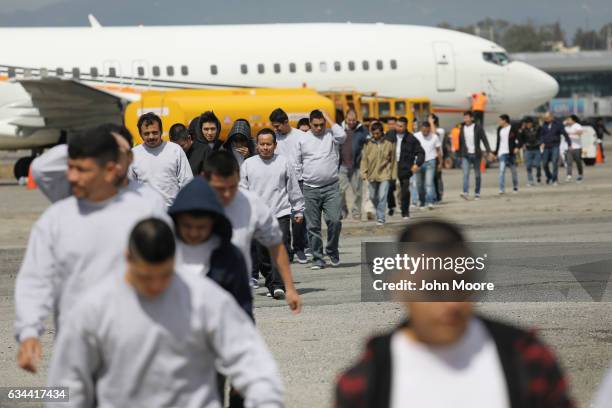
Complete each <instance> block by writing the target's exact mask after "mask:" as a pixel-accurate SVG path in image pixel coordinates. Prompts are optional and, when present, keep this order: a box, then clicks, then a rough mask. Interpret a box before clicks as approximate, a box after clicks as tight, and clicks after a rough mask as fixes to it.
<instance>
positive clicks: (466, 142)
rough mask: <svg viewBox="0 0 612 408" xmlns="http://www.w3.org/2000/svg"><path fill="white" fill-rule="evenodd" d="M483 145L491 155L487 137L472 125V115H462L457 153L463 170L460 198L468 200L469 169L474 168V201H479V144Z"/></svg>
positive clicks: (468, 112)
mask: <svg viewBox="0 0 612 408" xmlns="http://www.w3.org/2000/svg"><path fill="white" fill-rule="evenodd" d="M481 143H482V144H484V146H485V149H486V151H487V154H488V155H489V156H490V155H491V147H490V146H489V141H488V140H487V135H486V133H485V131H484V129H483V128H482V126H480V125H479V124H477V123H474V114H473V113H472V111H466V112H464V113H463V125H462V126H461V132H460V133H459V153H460V154H461V167H462V168H463V192H462V193H461V197H462V198H464V199H466V200H467V199H468V190H469V188H470V167H473V168H474V179H475V180H474V181H475V184H476V186H475V188H474V199H475V200H479V199H480V160H481V159H482V150H481V149H480V144H481Z"/></svg>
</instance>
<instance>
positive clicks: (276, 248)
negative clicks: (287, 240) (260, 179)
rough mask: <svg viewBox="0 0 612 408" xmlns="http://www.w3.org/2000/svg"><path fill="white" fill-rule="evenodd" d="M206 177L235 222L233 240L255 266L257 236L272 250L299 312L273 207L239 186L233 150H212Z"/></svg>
mask: <svg viewBox="0 0 612 408" xmlns="http://www.w3.org/2000/svg"><path fill="white" fill-rule="evenodd" d="M204 178H206V180H207V181H208V183H209V184H210V186H211V187H212V188H213V189H214V190H215V192H216V193H217V197H218V198H219V201H221V203H222V204H223V207H224V209H225V215H226V216H227V218H229V220H230V221H231V223H232V228H233V235H232V243H233V244H234V245H236V246H237V247H238V248H240V251H241V252H242V255H243V257H244V259H245V260H246V263H247V270H248V271H251V270H252V261H251V242H252V241H253V239H255V240H256V241H257V242H259V243H260V244H262V245H263V246H265V247H266V248H267V249H268V250H269V251H270V255H271V258H272V262H273V263H274V266H275V267H276V268H278V271H279V274H280V276H281V278H282V280H283V284H284V285H285V289H286V291H285V299H286V302H287V304H288V305H289V308H290V309H291V310H292V311H293V312H294V313H299V312H300V308H301V300H300V296H299V295H298V293H297V291H296V290H295V286H294V284H293V276H292V275H291V267H290V265H289V257H288V255H287V250H286V249H285V246H284V245H283V235H282V232H281V230H280V228H279V225H278V221H277V220H276V217H275V216H274V214H273V213H272V210H271V209H270V208H269V207H268V205H267V204H266V203H264V202H263V201H262V199H260V198H259V197H258V196H257V195H256V194H254V193H252V192H250V191H248V190H245V189H239V183H240V168H239V167H238V162H237V161H236V159H235V158H234V156H233V155H232V153H231V152H228V151H225V150H218V151H216V152H212V153H211V154H210V155H209V156H208V159H207V160H206V163H204Z"/></svg>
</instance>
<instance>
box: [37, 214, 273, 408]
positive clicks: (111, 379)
mask: <svg viewBox="0 0 612 408" xmlns="http://www.w3.org/2000/svg"><path fill="white" fill-rule="evenodd" d="M126 246H127V253H126V267H124V268H123V269H122V270H121V271H114V270H113V271H110V272H114V273H112V274H111V275H112V276H111V277H109V279H107V280H106V281H105V282H103V283H102V284H100V285H99V286H97V287H96V288H95V289H94V290H92V291H90V292H88V293H87V294H86V295H85V296H83V298H82V301H81V302H80V303H79V305H78V307H75V308H73V310H72V311H71V313H70V315H69V319H68V320H67V323H66V326H65V327H64V329H63V330H62V331H61V332H60V334H59V337H58V339H57V342H56V345H55V351H54V355H53V359H52V361H51V367H50V369H49V386H52V387H67V388H69V393H70V402H69V403H67V404H66V405H69V406H71V407H93V406H102V407H158V408H163V407H168V408H170V407H186V408H189V407H193V408H195V407H198V408H201V407H206V408H220V407H221V401H220V396H219V393H218V391H217V378H216V371H217V368H218V369H219V371H221V372H222V373H224V374H225V375H227V376H228V377H230V378H232V384H233V386H234V387H235V388H236V389H237V390H238V391H239V392H240V394H241V395H243V396H244V398H245V406H248V407H269V408H273V407H274V408H277V407H282V406H283V387H282V383H281V380H280V377H279V373H278V369H277V367H276V364H275V362H274V359H273V358H272V355H271V354H270V352H269V351H268V349H267V347H266V345H265V343H264V341H263V340H262V338H261V336H260V335H259V334H258V333H257V330H256V329H255V326H254V325H253V323H252V322H251V320H250V319H249V317H248V316H247V315H246V313H244V312H243V311H242V310H240V308H239V307H238V305H237V304H236V302H235V301H234V300H233V299H232V298H231V297H230V295H229V294H227V293H226V292H225V291H224V290H223V289H221V288H219V287H218V286H217V285H216V284H215V283H213V282H212V281H210V280H209V279H208V278H203V277H201V276H195V275H194V276H192V275H190V274H181V275H179V274H176V273H174V254H175V242H174V234H173V232H172V230H171V228H170V227H169V226H168V224H167V223H166V222H165V221H162V220H160V219H157V218H149V219H145V220H143V221H141V222H139V223H138V224H137V225H136V226H135V227H134V229H133V230H132V232H131V234H130V236H129V241H128V244H127V245H126ZM117 272H119V273H117ZM52 405H53V406H55V405H56V404H55V403H54V404H50V406H52ZM60 406H61V405H60Z"/></svg>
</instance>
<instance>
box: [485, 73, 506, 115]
mask: <svg viewBox="0 0 612 408" xmlns="http://www.w3.org/2000/svg"><path fill="white" fill-rule="evenodd" d="M480 82H481V84H482V90H483V91H484V92H486V93H487V100H488V102H487V105H488V106H487V108H491V109H493V110H495V109H496V108H497V107H498V106H499V105H500V104H501V103H502V102H503V96H504V76H503V75H490V74H489V75H482V76H481V81H480Z"/></svg>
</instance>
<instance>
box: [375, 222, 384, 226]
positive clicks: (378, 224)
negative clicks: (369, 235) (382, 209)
mask: <svg viewBox="0 0 612 408" xmlns="http://www.w3.org/2000/svg"><path fill="white" fill-rule="evenodd" d="M383 225H385V222H384V221H376V226H377V227H382V226H383Z"/></svg>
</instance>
